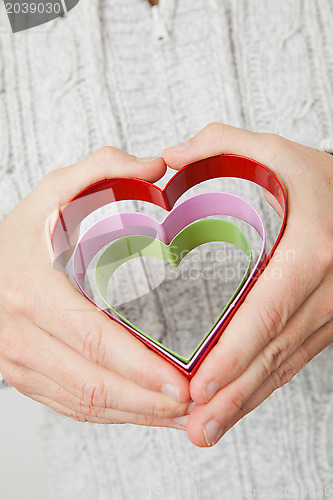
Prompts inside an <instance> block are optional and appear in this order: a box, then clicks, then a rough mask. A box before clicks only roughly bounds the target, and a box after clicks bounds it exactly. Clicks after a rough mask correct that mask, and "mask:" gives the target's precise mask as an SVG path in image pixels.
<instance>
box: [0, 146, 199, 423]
mask: <svg viewBox="0 0 333 500" xmlns="http://www.w3.org/2000/svg"><path fill="white" fill-rule="evenodd" d="M165 169H166V167H165V163H164V161H163V160H162V159H161V158H156V159H152V160H151V161H149V160H147V161H143V162H140V161H139V160H138V159H136V158H135V157H134V156H130V155H128V154H126V153H124V152H122V151H120V150H118V149H116V148H111V147H107V148H103V149H101V150H99V151H97V152H96V153H94V154H93V155H91V156H89V157H87V158H85V159H83V160H82V161H80V162H78V163H77V164H75V165H73V166H70V167H65V168H62V169H58V170H54V171H53V172H50V173H49V174H48V175H46V176H45V178H44V179H43V180H42V181H41V182H40V183H39V184H38V185H37V187H36V188H35V189H34V190H33V191H32V192H31V193H30V194H29V195H28V196H27V197H26V198H25V199H23V200H22V201H21V202H20V203H19V204H18V205H17V206H16V207H15V209H14V210H13V211H12V212H11V213H10V214H9V215H8V217H7V218H6V219H5V220H4V221H3V222H2V223H1V224H0V263H1V264H0V372H1V373H2V375H3V377H4V378H5V379H6V381H7V382H8V383H9V384H10V385H12V386H14V387H15V388H16V389H17V390H18V391H19V392H21V393H23V394H25V395H26V396H28V397H30V398H32V399H34V400H36V401H39V402H41V403H44V404H45V405H47V406H49V407H50V408H52V409H54V410H56V411H58V412H59V413H62V414H63V415H66V416H68V417H71V418H73V419H75V420H80V421H89V422H97V423H124V422H127V423H135V424H142V425H155V426H168V427H176V428H183V427H182V426H181V425H180V424H178V423H177V421H175V420H174V418H175V417H176V418H177V417H182V416H183V415H185V414H186V412H187V408H188V405H189V403H190V400H189V383H188V381H187V379H186V378H185V377H184V376H183V375H181V373H180V372H179V371H178V370H177V369H176V368H174V367H173V366H171V365H170V364H169V363H168V362H167V361H165V360H163V359H162V358H161V357H160V356H158V355H157V354H156V353H154V352H153V351H151V350H150V349H148V348H147V347H146V346H145V345H143V344H142V343H141V342H140V341H139V340H137V339H136V338H135V337H134V336H133V335H132V334H131V333H129V332H128V331H127V330H126V329H125V328H123V327H121V326H120V325H119V324H117V323H116V322H114V321H112V320H110V318H108V317H107V316H106V315H105V314H104V313H102V312H100V311H99V310H98V308H97V307H95V306H94V305H93V304H92V303H90V302H89V301H88V300H87V299H86V298H84V297H83V296H82V295H81V294H80V293H79V292H78V291H77V290H76V289H75V288H74V286H73V285H72V284H71V283H70V281H69V280H68V278H67V277H66V275H65V274H64V273H62V272H59V271H56V270H55V269H54V268H53V266H52V262H51V259H50V255H49V250H48V242H47V239H49V240H50V234H51V232H52V222H54V220H53V219H52V217H50V214H52V213H54V212H56V213H59V210H60V208H61V207H62V206H63V205H65V204H66V203H67V202H68V201H69V200H70V199H71V198H72V197H73V196H74V195H75V194H77V193H78V192H79V191H81V190H82V189H84V188H85V187H86V186H88V185H90V184H92V183H94V182H97V181H99V180H102V179H106V178H110V177H119V176H120V177H125V176H126V177H139V178H143V179H146V180H148V181H155V180H157V179H159V178H160V177H161V176H162V175H163V174H164V172H165ZM45 227H46V231H45ZM183 429H184V428H183Z"/></svg>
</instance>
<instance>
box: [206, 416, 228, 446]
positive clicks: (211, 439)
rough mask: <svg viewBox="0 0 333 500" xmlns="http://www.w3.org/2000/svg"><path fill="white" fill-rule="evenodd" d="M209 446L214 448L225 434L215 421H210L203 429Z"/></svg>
mask: <svg viewBox="0 0 333 500" xmlns="http://www.w3.org/2000/svg"><path fill="white" fill-rule="evenodd" d="M202 430H203V433H204V436H205V441H206V443H207V446H214V444H216V443H217V442H218V440H219V439H220V437H221V436H222V434H223V429H222V427H220V425H219V424H218V423H217V422H216V421H215V420H210V421H209V422H208V423H207V424H206V425H205V426H204V427H203V428H202Z"/></svg>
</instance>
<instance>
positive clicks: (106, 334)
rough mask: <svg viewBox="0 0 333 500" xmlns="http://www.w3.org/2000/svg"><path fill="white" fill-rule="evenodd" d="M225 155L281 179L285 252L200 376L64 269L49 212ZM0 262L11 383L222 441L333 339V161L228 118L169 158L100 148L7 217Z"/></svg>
mask: <svg viewBox="0 0 333 500" xmlns="http://www.w3.org/2000/svg"><path fill="white" fill-rule="evenodd" d="M221 153H236V154H241V155H244V156H249V157H251V158H253V159H255V160H257V161H259V162H261V163H263V164H264V165H266V166H267V167H268V168H270V169H271V170H272V171H273V172H274V173H275V174H276V176H277V177H278V178H279V180H280V182H281V183H282V186H283V188H284V190H285V192H286V194H287V197H288V221H287V226H286V229H285V233H284V236H283V238H282V240H281V242H280V244H279V246H278V249H279V252H278V258H276V257H274V256H273V258H272V260H271V261H270V263H269V265H268V267H267V269H266V270H265V272H264V273H263V274H262V276H261V277H260V278H259V280H258V281H257V283H256V285H255V287H253V289H252V290H251V292H250V293H249V295H248V296H247V298H246V300H245V301H244V303H243V304H242V306H241V307H240V309H239V310H238V312H237V314H236V315H235V316H234V318H233V319H232V321H231V322H230V324H229V326H228V327H227V329H226V330H225V332H224V333H223V335H222V337H221V338H220V340H219V342H218V343H217V344H216V346H215V347H214V348H213V350H212V351H211V352H210V354H209V355H208V356H207V358H206V359H205V360H204V362H203V363H202V365H201V366H200V368H199V369H198V372H197V373H196V375H195V376H194V378H193V379H192V381H191V382H190V383H189V382H188V380H187V379H186V378H185V377H184V376H183V375H182V374H181V373H180V372H179V371H178V370H177V369H176V368H174V367H173V366H171V365H170V364H169V363H168V362H166V361H165V360H163V359H162V358H161V357H159V356H158V355H157V354H156V353H154V352H153V351H151V350H149V349H148V348H147V347H146V346H144V345H143V344H142V343H141V342H140V341H138V340H137V339H135V338H134V337H133V336H132V335H131V334H130V333H129V332H128V331H127V330H126V329H125V328H123V327H121V326H120V325H118V324H116V323H114V322H112V321H110V319H109V318H108V317H107V316H106V315H105V314H104V313H102V312H100V311H99V310H98V309H97V308H96V307H95V306H93V305H92V304H91V303H90V302H88V301H87V300H86V299H85V298H84V297H83V296H82V295H81V294H80V293H79V292H78V291H77V290H76V289H75V288H74V286H73V285H72V284H71V283H70V282H69V280H68V279H67V277H66V276H65V275H64V274H62V273H59V272H57V271H55V270H54V269H53V267H52V262H51V261H50V257H49V240H50V234H51V231H52V227H53V224H54V222H55V220H54V218H52V217H50V214H51V213H54V212H55V211H56V212H58V211H59V209H60V208H61V207H62V206H63V205H65V204H66V203H67V202H68V200H69V199H70V198H71V197H72V196H74V195H75V194H76V193H77V192H79V191H80V190H82V189H84V188H85V187H86V186H88V185H89V184H92V183H94V182H97V181H99V180H102V179H105V178H110V177H139V178H142V179H146V180H148V181H151V182H154V181H156V180H158V179H159V178H161V177H162V176H163V175H164V173H165V170H166V164H167V165H169V166H170V167H171V168H174V169H179V168H181V167H183V166H184V165H186V164H188V163H191V162H193V161H196V160H199V159H201V158H206V157H209V156H214V155H217V154H221ZM267 200H268V202H270V203H271V204H272V206H273V208H275V209H276V211H277V213H279V215H282V214H281V213H280V211H279V210H280V208H279V207H278V206H276V204H274V199H272V198H271V197H270V196H268V195H267ZM290 251H292V252H293V255H294V258H293V259H290V257H289V258H288V256H290ZM0 262H1V263H2V264H1V266H2V267H1V268H0V372H1V373H2V375H3V376H4V378H5V379H6V380H7V381H8V383H9V384H11V385H12V386H14V387H16V389H17V390H18V391H20V392H21V393H23V394H25V395H27V396H28V397H30V398H32V399H35V400H36V401H39V402H41V403H43V404H45V405H47V406H49V407H51V408H53V409H54V410H55V411H57V412H59V413H62V414H63V415H66V416H68V417H71V418H73V419H75V420H79V421H88V422H96V423H105V424H107V423H134V424H139V425H154V426H165V427H174V428H177V429H182V430H186V431H187V433H188V436H189V438H190V440H191V441H192V442H193V443H194V444H195V445H197V446H212V445H214V444H215V443H216V442H217V441H218V440H219V439H220V438H221V436H222V435H223V434H224V433H225V432H227V431H228V429H230V428H231V427H232V426H233V425H234V424H235V423H236V422H237V421H238V420H240V419H241V418H242V417H243V416H244V415H246V414H247V413H248V412H250V411H251V410H253V409H254V408H255V407H256V406H258V405H259V404H260V403H261V402H262V401H264V400H265V399H266V398H267V397H268V396H269V395H270V394H271V393H272V392H273V391H274V390H275V389H277V388H278V387H281V386H282V385H284V384H285V383H287V382H288V381H289V380H290V379H291V378H292V377H293V376H294V375H295V374H296V373H297V372H298V371H299V370H300V369H301V368H302V367H303V366H304V365H305V364H306V363H307V362H308V361H309V360H310V359H312V358H313V357H314V356H315V355H317V354H318V353H319V352H320V351H322V350H323V349H324V348H325V347H327V346H328V345H329V344H331V343H332V342H333V321H332V318H333V304H332V300H331V294H332V291H333V157H332V156H330V155H328V154H326V153H323V152H320V151H317V150H314V149H311V148H308V147H305V146H302V145H299V144H296V143H293V142H291V141H288V140H286V139H283V138H281V137H279V136H276V135H271V134H259V133H254V132H249V131H246V130H242V129H237V128H233V127H229V126H226V125H222V124H217V123H216V124H210V125H208V126H207V127H205V128H204V129H203V130H201V131H200V132H199V133H198V134H197V135H196V136H194V137H193V138H192V139H190V140H189V141H187V142H186V143H184V144H181V145H178V146H176V147H173V148H168V149H165V150H164V151H163V154H162V158H154V159H151V160H143V161H142V160H139V159H137V158H135V157H134V156H130V155H128V154H126V153H124V152H122V151H120V150H117V149H115V148H111V147H107V148H103V149H101V150H99V151H97V152H96V153H94V154H93V155H91V156H89V157H87V158H85V159H84V160H82V161H80V162H79V163H77V164H75V165H73V166H70V167H65V168H62V169H58V170H55V171H53V172H50V173H49V174H48V175H46V176H45V178H44V179H43V180H42V181H41V182H40V183H39V184H38V185H37V187H36V188H35V189H34V190H33V191H32V192H31V193H30V194H29V195H28V196H27V197H26V198H25V199H24V200H22V201H21V203H19V204H18V205H17V206H16V207H15V209H14V210H13V211H12V212H11V213H10V214H9V215H8V217H7V218H6V219H5V220H4V221H3V222H2V223H1V224H0ZM276 270H277V271H278V275H279V276H281V279H279V280H277V279H274V278H273V277H274V276H277V273H276ZM193 402H194V403H196V405H195V404H194V403H193Z"/></svg>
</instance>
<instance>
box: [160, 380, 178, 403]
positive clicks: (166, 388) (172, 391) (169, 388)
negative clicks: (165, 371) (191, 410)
mask: <svg viewBox="0 0 333 500" xmlns="http://www.w3.org/2000/svg"><path fill="white" fill-rule="evenodd" d="M161 391H162V392H163V394H165V395H166V396H169V398H171V399H173V400H174V401H176V402H177V403H180V396H179V389H178V387H176V386H174V385H171V384H163V385H162V388H161Z"/></svg>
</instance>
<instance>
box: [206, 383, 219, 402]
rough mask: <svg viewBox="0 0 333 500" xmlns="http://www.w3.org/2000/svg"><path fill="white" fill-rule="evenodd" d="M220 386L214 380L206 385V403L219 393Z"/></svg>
mask: <svg viewBox="0 0 333 500" xmlns="http://www.w3.org/2000/svg"><path fill="white" fill-rule="evenodd" d="M219 388H220V386H219V385H218V383H217V382H215V380H212V381H211V382H209V384H207V385H206V388H205V389H204V398H205V401H206V403H208V401H210V400H211V399H212V397H213V396H215V394H216V393H217V391H218V390H219Z"/></svg>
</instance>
